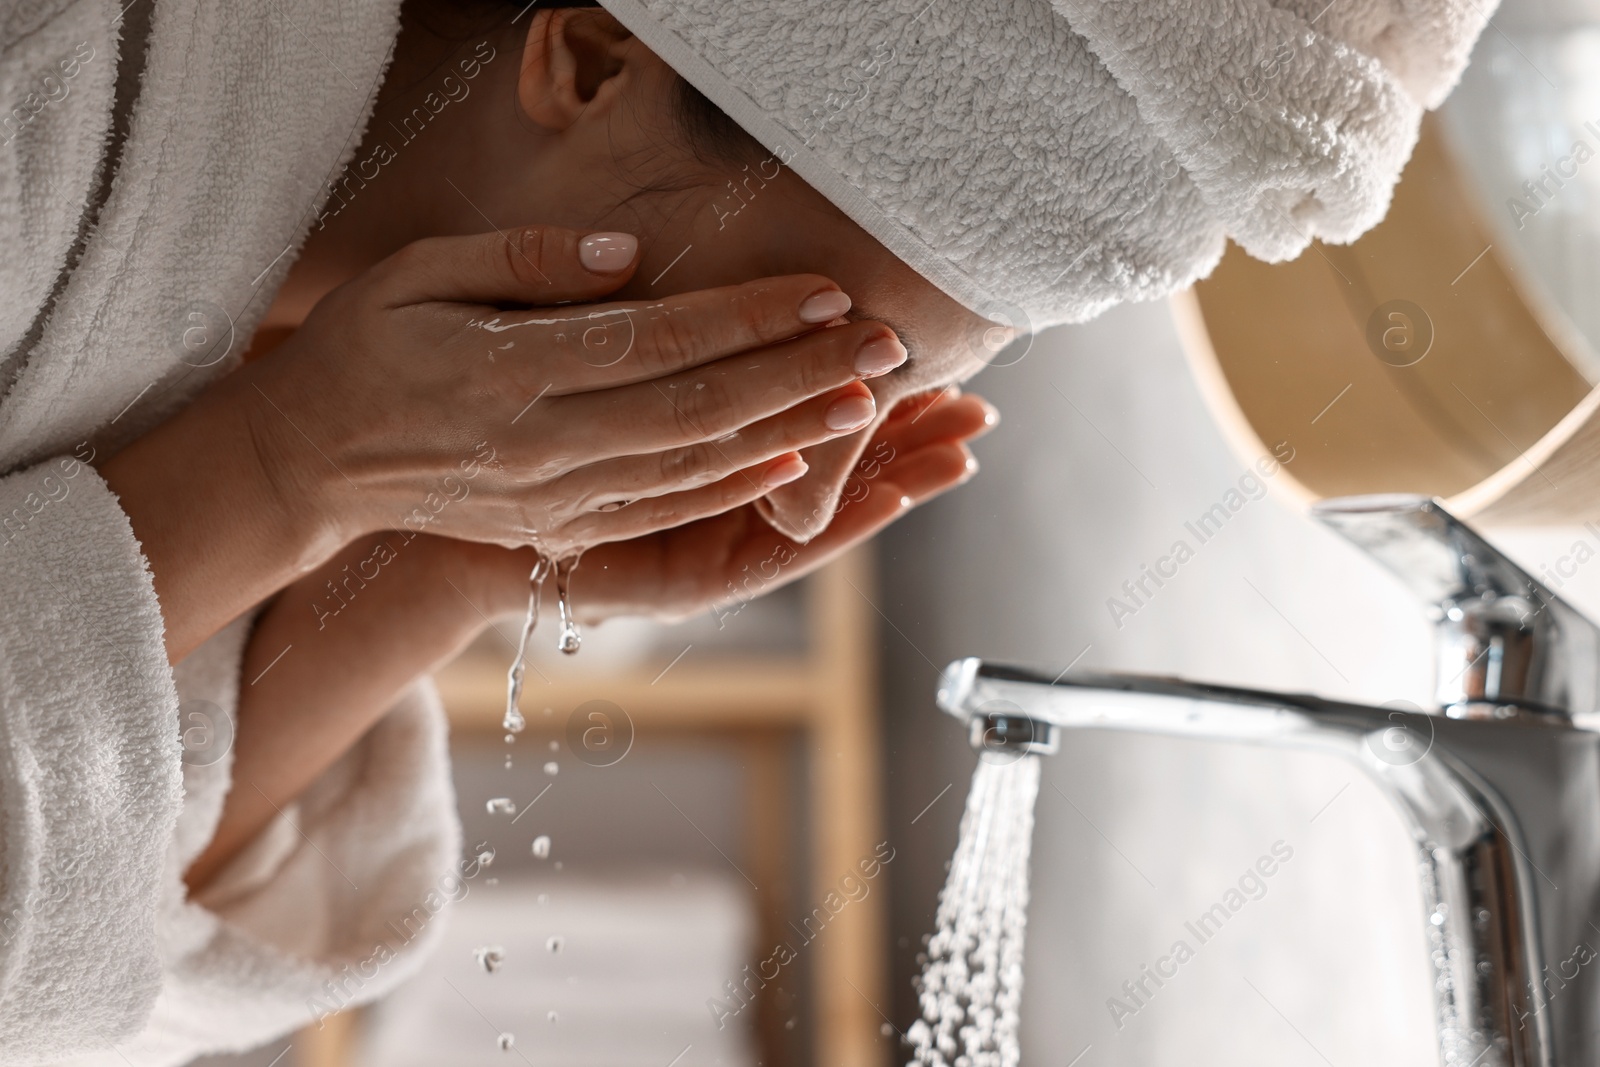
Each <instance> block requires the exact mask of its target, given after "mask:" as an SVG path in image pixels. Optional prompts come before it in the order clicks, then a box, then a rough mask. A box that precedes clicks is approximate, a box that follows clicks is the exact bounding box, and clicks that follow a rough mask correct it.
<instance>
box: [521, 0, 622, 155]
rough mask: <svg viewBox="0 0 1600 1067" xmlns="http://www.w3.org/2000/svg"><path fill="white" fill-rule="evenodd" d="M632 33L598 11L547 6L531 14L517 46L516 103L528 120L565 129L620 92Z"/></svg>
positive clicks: (555, 128) (554, 128)
mask: <svg viewBox="0 0 1600 1067" xmlns="http://www.w3.org/2000/svg"><path fill="white" fill-rule="evenodd" d="M632 38H633V35H632V34H631V33H629V32H628V30H627V28H626V27H625V26H623V25H622V23H620V22H618V21H617V20H616V19H615V18H613V17H612V16H611V15H610V14H608V13H607V12H605V11H602V10H595V9H581V10H575V9H572V8H553V9H546V10H543V11H540V12H539V13H538V14H536V15H534V17H533V21H532V23H530V24H529V26H528V39H527V42H526V43H525V44H524V45H523V49H522V71H521V73H520V74H519V75H518V76H517V103H518V106H520V107H521V108H522V112H523V114H525V115H526V116H527V117H528V118H529V119H530V120H531V121H533V122H534V123H536V124H538V125H539V126H542V127H544V128H545V129H547V130H551V131H552V132H559V131H562V130H566V129H568V128H570V127H571V126H572V124H573V123H574V122H576V121H577V120H578V118H579V116H581V115H582V114H583V113H584V112H585V111H587V110H589V109H591V108H596V107H602V108H603V107H604V105H605V104H606V103H608V102H609V101H610V100H611V99H612V98H613V97H615V96H616V95H617V94H618V93H619V92H621V78H622V76H623V74H624V72H625V71H626V70H627V61H628V58H629V55H628V53H629V49H628V47H627V46H628V44H629V42H631V41H632Z"/></svg>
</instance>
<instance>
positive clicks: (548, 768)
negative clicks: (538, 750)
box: [544, 760, 561, 775]
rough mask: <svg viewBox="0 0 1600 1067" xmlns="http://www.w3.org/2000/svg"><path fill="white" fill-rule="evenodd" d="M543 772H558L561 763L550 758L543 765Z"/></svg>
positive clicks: (551, 773)
mask: <svg viewBox="0 0 1600 1067" xmlns="http://www.w3.org/2000/svg"><path fill="white" fill-rule="evenodd" d="M544 773H546V774H550V775H556V774H560V773H561V764H559V763H557V762H556V761H555V760H551V761H550V762H549V763H546V764H545V765H544Z"/></svg>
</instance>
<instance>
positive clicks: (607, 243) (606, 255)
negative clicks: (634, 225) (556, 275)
mask: <svg viewBox="0 0 1600 1067" xmlns="http://www.w3.org/2000/svg"><path fill="white" fill-rule="evenodd" d="M638 251H639V239H638V238H637V237H635V236H634V235H633V234H631V233H591V234H590V235H589V236H587V237H585V238H584V239H583V240H581V241H579V242H578V262H580V263H582V264H583V267H584V269H585V270H592V271H594V272H595V273H596V274H615V273H616V272H617V271H619V270H622V269H624V268H626V267H627V265H628V264H629V263H632V262H633V257H634V254H635V253H637V252H638Z"/></svg>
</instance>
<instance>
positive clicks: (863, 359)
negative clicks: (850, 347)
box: [856, 337, 906, 378]
mask: <svg viewBox="0 0 1600 1067" xmlns="http://www.w3.org/2000/svg"><path fill="white" fill-rule="evenodd" d="M905 361H906V346H905V345H903V344H901V343H900V339H899V338H898V337H878V338H874V339H873V340H871V341H868V342H867V343H866V344H864V345H862V346H861V349H860V351H858V352H857V353H856V373H857V374H859V375H861V376H862V377H863V378H876V377H877V376H878V375H880V374H888V373H889V372H890V371H892V370H894V369H895V368H896V367H898V366H900V364H902V363H904V362H905Z"/></svg>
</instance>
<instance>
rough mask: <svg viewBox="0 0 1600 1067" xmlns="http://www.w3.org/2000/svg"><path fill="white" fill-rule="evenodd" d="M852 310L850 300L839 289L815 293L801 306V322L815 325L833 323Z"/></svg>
mask: <svg viewBox="0 0 1600 1067" xmlns="http://www.w3.org/2000/svg"><path fill="white" fill-rule="evenodd" d="M849 310H850V298H849V297H848V296H846V295H845V294H844V293H841V292H840V291H839V290H837V289H824V290H823V291H822V292H820V293H813V294H812V295H811V296H808V297H806V299H805V300H804V301H803V302H802V303H801V305H800V321H801V322H806V323H811V324H813V325H815V324H816V323H819V322H831V321H833V320H834V319H836V318H838V317H839V316H840V315H843V314H844V313H845V312H846V311H849Z"/></svg>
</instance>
